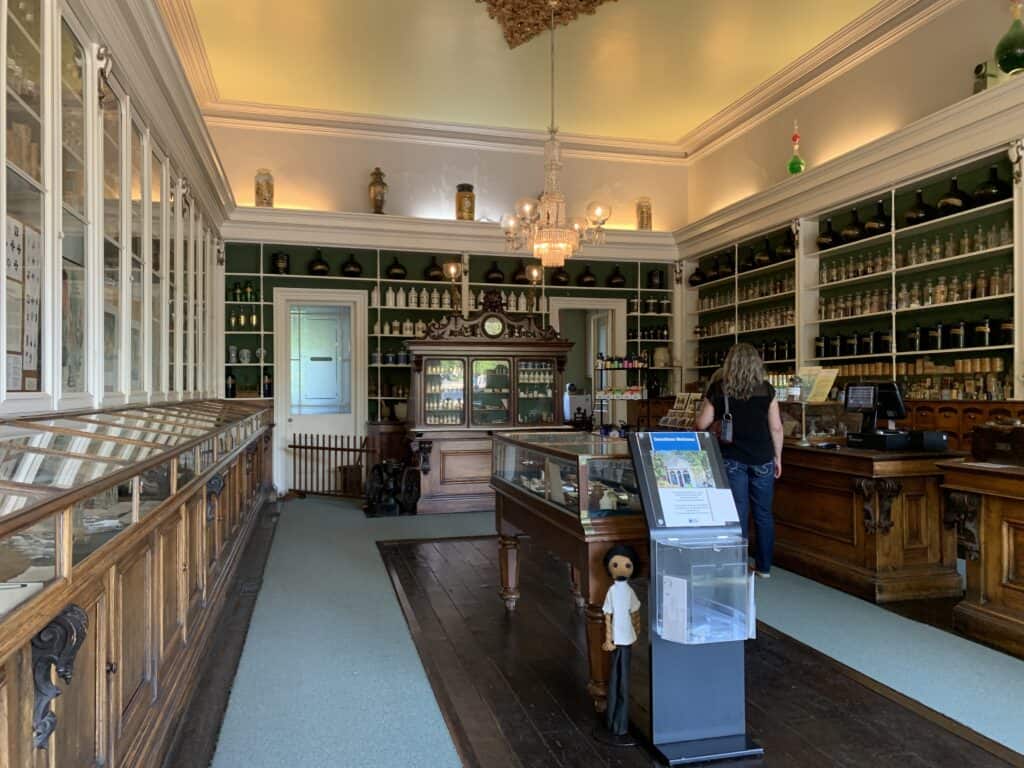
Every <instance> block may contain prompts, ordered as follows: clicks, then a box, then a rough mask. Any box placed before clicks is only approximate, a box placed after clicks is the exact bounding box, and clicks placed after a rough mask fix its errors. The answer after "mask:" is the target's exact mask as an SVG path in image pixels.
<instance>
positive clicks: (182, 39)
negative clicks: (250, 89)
mask: <svg viewBox="0 0 1024 768" xmlns="http://www.w3.org/2000/svg"><path fill="white" fill-rule="evenodd" d="M156 4H157V6H158V7H159V9H160V13H161V15H162V16H163V19H164V23H165V24H166V26H167V32H168V34H169V35H170V37H171V40H172V41H173V42H174V47H175V48H176V49H177V51H178V55H179V57H180V58H181V65H182V67H183V68H184V70H185V74H186V75H187V76H188V81H189V82H190V83H191V84H192V91H193V93H195V96H196V99H197V100H198V102H199V104H200V106H202V105H204V104H208V103H210V102H215V101H218V100H219V99H220V93H219V91H218V90H217V81H216V79H215V78H214V76H213V67H211V66H210V58H209V56H207V54H206V46H205V45H204V44H203V36H202V33H201V32H200V31H199V22H198V20H197V19H196V14H195V11H194V10H193V8H192V2H191V0H156Z"/></svg>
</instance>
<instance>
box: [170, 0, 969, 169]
mask: <svg viewBox="0 0 1024 768" xmlns="http://www.w3.org/2000/svg"><path fill="white" fill-rule="evenodd" d="M159 2H160V5H161V8H162V10H163V13H164V17H165V19H166V20H167V24H168V27H169V28H170V30H171V33H172V35H173V36H174V41H175V44H176V45H177V46H178V50H179V53H180V56H181V59H182V62H183V64H184V67H185V70H186V72H187V74H188V76H189V79H190V81H191V82H192V84H193V89H194V90H195V92H196V94H197V96H198V97H199V99H200V103H201V104H202V108H203V113H204V115H205V116H206V117H207V120H208V122H209V124H210V125H220V126H229V127H234V128H248V129H255V130H270V131H292V132H298V133H307V134H327V135H337V136H352V137H358V138H371V139H379V140H382V141H399V142H405V143H413V144H431V145H441V146H451V147H457V148H465V149H488V150H491V151H505V152H523V153H529V154H540V153H542V152H543V143H544V140H545V139H546V138H547V133H546V132H545V131H539V130H517V129H508V128H495V127H487V126H477V125H466V124H459V123H442V122H432V121H424V120H407V119H400V118H387V117H380V116H375V115H361V114H354V113H346V112H337V111H332V110H318V109H306V108H293V107H285V106H275V105H268V104H257V103H251V102H241V101H230V100H223V99H219V98H218V97H217V95H216V84H215V83H214V79H213V75H212V71H211V67H210V64H209V60H208V59H207V56H206V50H205V48H204V46H203V43H202V37H201V35H200V34H199V30H198V27H197V26H196V21H195V17H194V14H193V12H192V9H191V6H190V4H189V2H188V0H159ZM960 2H963V0H881V2H879V3H877V4H876V5H875V6H874V7H872V8H871V9H870V10H868V11H867V12H866V13H864V14H862V15H861V16H860V17H858V18H857V19H855V20H854V21H852V22H851V23H850V24H847V25H846V26H845V27H843V28H842V29H840V30H839V31H838V32H836V33H835V34H833V35H831V36H830V37H829V38H827V39H826V40H824V41H823V42H821V43H820V44H818V45H817V46H815V47H814V48H813V49H811V50H810V51H808V52H807V53H806V54H804V55H803V56H801V57H800V58H799V59H797V60H796V61H794V62H792V63H791V64H789V65H788V66H786V67H785V68H783V69H782V70H780V71H779V72H778V73H777V74H775V75H773V76H772V77H770V78H769V79H768V80H766V81H765V82H763V83H761V84H760V85H758V86H757V87H756V88H755V89H753V90H752V91H750V92H748V93H747V94H745V95H744V96H743V97H741V98H739V99H737V100H736V101H735V102H733V103H732V104H730V105H729V106H727V107H726V108H725V109H723V110H721V111H720V112H718V113H716V114H715V115H713V116H712V117H710V118H709V119H708V120H706V121H704V122H703V123H702V124H701V125H699V126H697V127H696V128H694V129H693V130H692V131H690V132H688V133H687V134H685V135H684V136H683V137H682V138H680V139H679V140H678V141H668V142H666V141H648V140H643V139H616V138H605V137H598V136H587V135H577V134H564V135H562V136H561V139H562V143H563V152H564V154H565V155H566V156H567V157H577V158H582V159H593V160H619V161H623V162H636V163H655V164H669V165H687V164H689V162H691V161H692V159H693V158H694V157H695V156H696V155H699V154H700V153H704V152H707V151H710V150H712V149H714V148H715V147H717V146H720V145H721V144H723V143H725V142H727V141H731V140H733V139H735V138H737V137H738V136H740V135H742V134H743V133H745V132H747V131H749V130H751V129H752V128H754V127H755V126H756V125H758V124H759V123H761V122H762V121H764V120H766V119H768V118H769V117H771V116H772V115H774V114H776V113H777V112H778V111H779V110H782V109H785V108H786V107H787V106H789V105H790V104H792V103H793V102H794V101H796V100H797V99H799V98H802V97H803V96H805V95H806V94H808V93H809V92H811V91H813V90H815V89H817V88H820V87H822V86H823V85H825V84H826V83H828V82H830V81H831V80H833V79H835V78H836V77H839V76H840V75H842V74H843V73H844V72H847V71H848V70H850V69H851V68H853V67H855V66H857V65H858V64H860V63H861V62H862V61H864V60H865V59H867V58H869V57H871V56H873V55H875V54H877V53H878V52H879V51H881V50H883V49H884V48H886V47H888V46H890V45H892V44H893V43H895V42H897V41H898V40H900V39H901V38H903V37H904V36H906V35H907V34H909V33H910V32H912V31H913V30H915V29H917V28H918V27H920V26H921V25H922V24H925V23H927V22H928V21H930V20H931V19H932V18H934V17H935V16H936V15H938V14H940V13H942V12H944V11H946V10H947V9H948V8H950V7H952V6H953V5H956V4H958V3H960Z"/></svg>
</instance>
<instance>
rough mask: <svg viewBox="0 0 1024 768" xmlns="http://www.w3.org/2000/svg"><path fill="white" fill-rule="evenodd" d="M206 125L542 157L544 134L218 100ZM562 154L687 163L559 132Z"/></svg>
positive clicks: (633, 143)
mask: <svg viewBox="0 0 1024 768" xmlns="http://www.w3.org/2000/svg"><path fill="white" fill-rule="evenodd" d="M204 115H205V116H206V120H207V123H208V124H209V125H218V126H227V127H234V128H247V129H252V130H272V131H285V132H295V133H307V134H320V135H333V136H346V137H357V138H368V139H378V140H380V141H400V142H404V143H407V144H430V145H434V146H449V147H457V148H465V149H489V150H492V151H499V152H523V153H528V154H543V152H544V142H545V141H546V140H547V138H548V133H547V131H540V130H519V129H506V128H490V127H487V126H480V125H467V124H462V123H442V122H434V121H428V120H407V119H403V118H390V117H378V116H375V115H360V114H355V113H348V112H334V111H331V110H321V109H307V108H298V107H284V106H276V105H270V104H257V103H253V102H243V101H226V100H221V101H219V102H217V103H215V104H214V103H210V104H207V105H205V108H204ZM558 138H559V140H560V141H561V144H562V154H563V155H565V156H567V157H580V158H587V159H598V160H618V161H622V162H639V163H654V164H661V165H685V164H687V160H686V158H684V157H682V155H681V154H680V152H679V150H678V146H677V145H676V144H675V143H671V142H655V141H643V140H639V139H637V140H633V139H613V138H601V137H596V136H584V135H579V134H571V133H559V135H558Z"/></svg>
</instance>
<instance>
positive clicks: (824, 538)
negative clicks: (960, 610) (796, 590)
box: [751, 445, 962, 603]
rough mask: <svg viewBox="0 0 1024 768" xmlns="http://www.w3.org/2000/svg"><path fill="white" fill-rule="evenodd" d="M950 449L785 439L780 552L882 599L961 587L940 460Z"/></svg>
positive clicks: (826, 579) (785, 560) (789, 563)
mask: <svg viewBox="0 0 1024 768" xmlns="http://www.w3.org/2000/svg"><path fill="white" fill-rule="evenodd" d="M949 457H950V455H949V454H935V453H924V452H905V451H901V452H897V451H869V450H860V449H856V448H847V447H845V446H843V447H841V448H840V449H839V450H826V449H821V448H813V447H801V446H796V445H786V446H785V448H784V450H783V458H782V477H781V479H780V480H779V481H777V483H776V485H775V503H774V514H775V558H774V559H775V562H776V563H777V564H778V565H780V566H781V567H783V568H787V569H789V570H791V571H794V572H796V573H799V574H802V575H804V576H807V577H809V578H812V579H814V580H816V581H820V582H822V583H824V584H829V585H830V586H834V587H837V588H839V589H842V590H844V591H846V592H850V593H852V594H855V595H858V596H860V597H864V598H866V599H868V600H872V601H874V602H877V603H884V602H891V601H896V600H911V599H918V598H931V597H951V596H956V595H959V594H961V592H962V588H961V580H960V576H959V574H958V573H957V571H956V532H955V530H953V529H952V528H951V527H947V526H946V525H945V524H944V523H943V518H942V505H941V498H940V494H941V490H940V487H941V484H942V469H940V468H939V467H938V466H937V465H936V462H937V460H940V459H943V458H947V459H948V458H949ZM751 529H752V533H753V526H751Z"/></svg>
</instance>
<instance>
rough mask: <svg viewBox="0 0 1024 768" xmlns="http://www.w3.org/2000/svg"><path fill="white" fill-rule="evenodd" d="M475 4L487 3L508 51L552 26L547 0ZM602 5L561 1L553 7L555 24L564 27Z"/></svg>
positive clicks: (586, 0) (498, 0)
mask: <svg viewBox="0 0 1024 768" xmlns="http://www.w3.org/2000/svg"><path fill="white" fill-rule="evenodd" d="M476 1H477V2H478V3H486V4H487V12H488V14H490V17H491V18H492V19H494V20H495V21H497V22H498V24H499V25H500V26H501V29H502V32H504V33H505V42H507V43H508V47H509V48H515V47H516V46H517V45H522V44H523V43H525V42H526V41H527V40H531V39H533V38H534V37H536V36H537V35H539V34H540V33H541V32H544V31H545V30H547V29H548V27H549V26H550V25H551V6H550V5H548V0H476ZM605 2H608V0H561V2H559V4H558V6H557V7H556V8H555V24H556V25H563V26H564V25H566V24H568V23H569V22H570V21H573V20H574V19H575V18H576V17H577V16H579V15H580V14H583V13H594V11H596V10H597V7H598V6H599V5H601V4H602V3H605Z"/></svg>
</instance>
